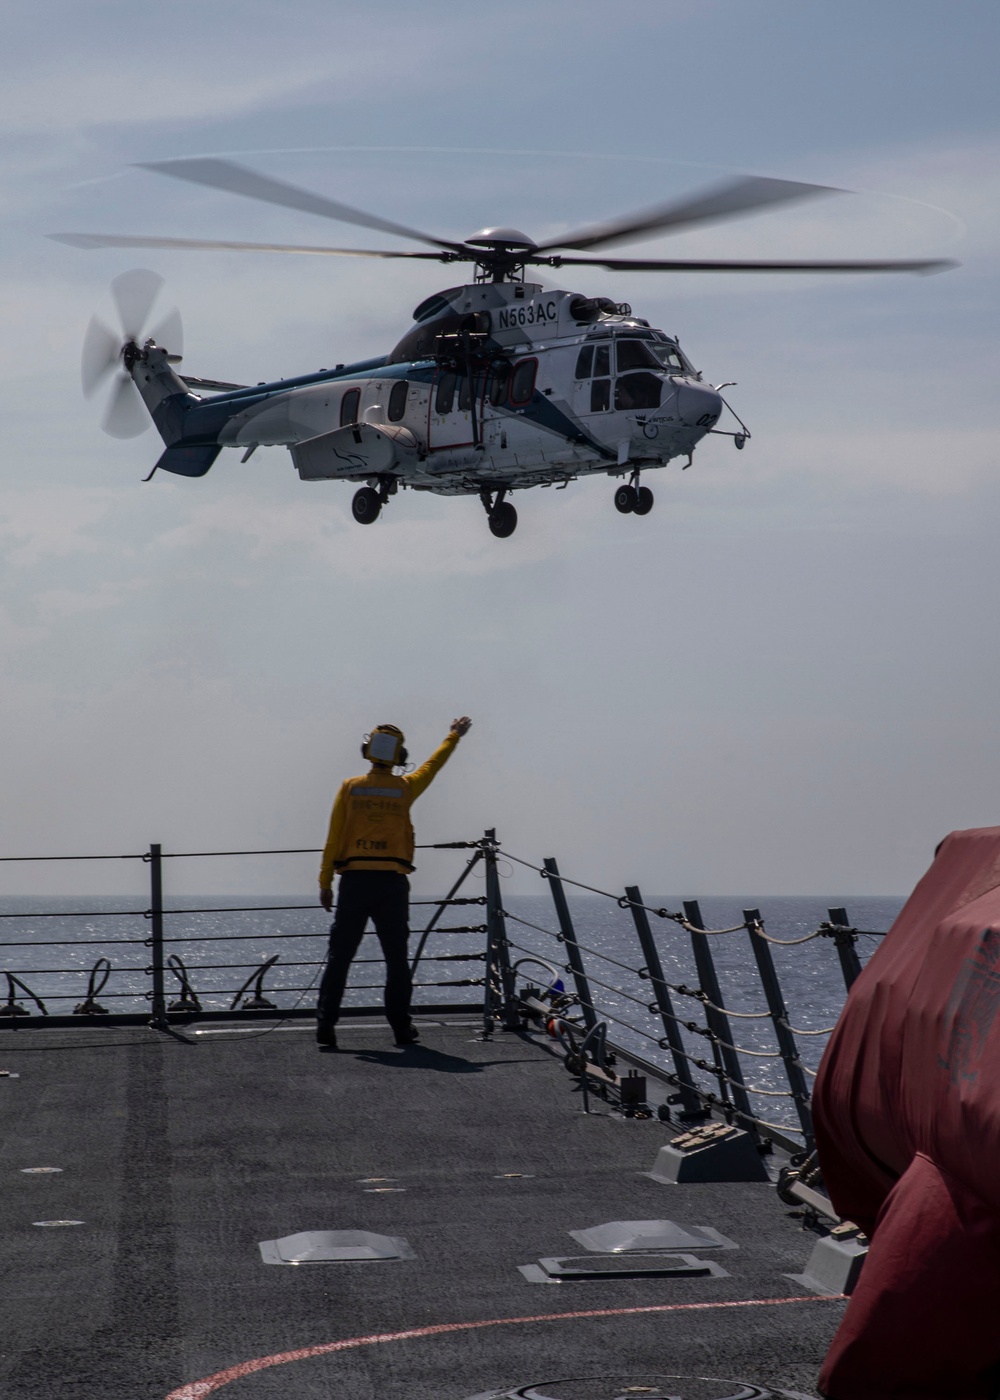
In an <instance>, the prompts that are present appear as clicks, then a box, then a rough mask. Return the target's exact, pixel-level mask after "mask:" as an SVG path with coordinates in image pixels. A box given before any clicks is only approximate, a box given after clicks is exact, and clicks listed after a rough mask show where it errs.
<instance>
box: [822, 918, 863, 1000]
mask: <svg viewBox="0 0 1000 1400" xmlns="http://www.w3.org/2000/svg"><path fill="white" fill-rule="evenodd" d="M827 913H828V914H829V915H830V923H831V925H832V933H833V941H834V943H835V944H836V945H837V957H838V958H839V959H840V970H841V972H842V973H843V974H844V986H845V987H846V988H847V990H848V991H850V990H851V988H852V987H853V986H854V983H855V982H856V981H857V979H858V977H860V975H861V959H860V958H859V957H858V950H857V948H856V947H855V946H854V945H855V943H856V941H857V934H855V933H853V932H851V921H850V919H849V918H848V917H847V910H846V909H828V910H827Z"/></svg>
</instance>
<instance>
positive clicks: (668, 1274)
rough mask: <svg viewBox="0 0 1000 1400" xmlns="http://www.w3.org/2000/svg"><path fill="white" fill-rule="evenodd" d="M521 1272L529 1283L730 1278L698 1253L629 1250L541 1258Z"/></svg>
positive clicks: (524, 1267)
mask: <svg viewBox="0 0 1000 1400" xmlns="http://www.w3.org/2000/svg"><path fill="white" fill-rule="evenodd" d="M519 1272H520V1273H521V1274H523V1275H524V1277H525V1278H526V1279H527V1280H528V1282H529V1283H562V1282H564V1281H565V1282H572V1283H577V1282H582V1281H584V1280H587V1279H620V1278H728V1277H729V1275H728V1274H727V1273H726V1271H725V1269H723V1268H720V1266H719V1265H718V1264H717V1263H716V1262H715V1260H714V1259H700V1258H698V1256H697V1255H696V1254H628V1255H626V1256H624V1257H623V1256H621V1255H615V1256H612V1255H607V1254H605V1255H603V1256H595V1255H593V1254H584V1255H573V1256H569V1257H564V1258H561V1259H539V1261H538V1263H537V1264H522V1265H521V1266H520V1268H519Z"/></svg>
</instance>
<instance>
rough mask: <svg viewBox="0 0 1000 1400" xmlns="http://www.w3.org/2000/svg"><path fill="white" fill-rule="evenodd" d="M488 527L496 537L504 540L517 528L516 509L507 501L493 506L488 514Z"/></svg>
mask: <svg viewBox="0 0 1000 1400" xmlns="http://www.w3.org/2000/svg"><path fill="white" fill-rule="evenodd" d="M488 519H489V522H490V529H491V530H492V532H493V534H494V535H496V537H497V539H500V540H505V539H506V538H507V537H508V535H512V534H513V533H514V531H515V530H516V529H517V511H516V510H515V509H514V507H513V506H512V505H511V503H510V502H509V501H501V502H500V504H499V505H498V506H494V507H493V509H492V510H491V511H490V513H489V516H488Z"/></svg>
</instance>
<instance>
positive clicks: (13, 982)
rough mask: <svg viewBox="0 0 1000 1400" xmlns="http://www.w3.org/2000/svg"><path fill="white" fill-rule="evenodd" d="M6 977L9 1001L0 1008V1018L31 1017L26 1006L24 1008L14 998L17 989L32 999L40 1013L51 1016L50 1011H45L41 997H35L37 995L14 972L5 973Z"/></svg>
mask: <svg viewBox="0 0 1000 1400" xmlns="http://www.w3.org/2000/svg"><path fill="white" fill-rule="evenodd" d="M4 976H5V977H6V979H7V1000H6V1002H5V1003H4V1005H3V1006H0V1016H30V1015H31V1012H30V1011H29V1010H28V1008H27V1007H26V1006H22V1005H21V1003H20V1002H19V1001H15V1000H14V997H15V995H16V993H15V991H14V988H15V987H19V988H20V989H21V991H22V992H23V993H24V995H25V996H28V997H31V1000H32V1001H33V1002H34V1003H35V1005H36V1006H37V1007H38V1009H39V1011H40V1012H41V1013H42V1015H43V1016H47V1015H48V1014H49V1013H48V1011H46V1009H45V1003H44V1001H42V999H41V997H37V996H35V993H34V992H33V991H32V990H31V988H30V987H29V986H28V985H27V983H26V982H22V981H21V979H20V977H17V976H15V974H14V973H13V972H5V973H4Z"/></svg>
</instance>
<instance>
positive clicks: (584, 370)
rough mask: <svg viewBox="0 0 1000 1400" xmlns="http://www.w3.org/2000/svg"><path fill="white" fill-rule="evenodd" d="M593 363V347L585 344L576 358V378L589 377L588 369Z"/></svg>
mask: <svg viewBox="0 0 1000 1400" xmlns="http://www.w3.org/2000/svg"><path fill="white" fill-rule="evenodd" d="M593 364H594V347H593V346H592V345H585V346H584V347H583V349H582V350H581V351H580V353H579V355H578V356H577V360H576V377H577V379H589V378H590V371H591V368H592V367H593Z"/></svg>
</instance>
